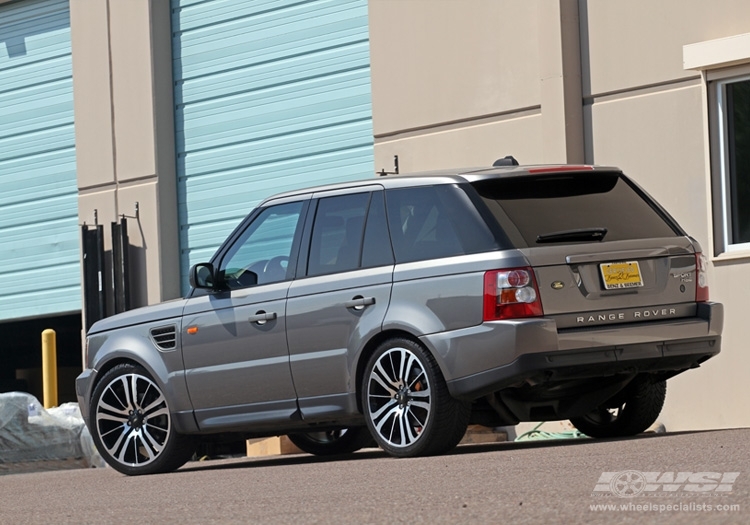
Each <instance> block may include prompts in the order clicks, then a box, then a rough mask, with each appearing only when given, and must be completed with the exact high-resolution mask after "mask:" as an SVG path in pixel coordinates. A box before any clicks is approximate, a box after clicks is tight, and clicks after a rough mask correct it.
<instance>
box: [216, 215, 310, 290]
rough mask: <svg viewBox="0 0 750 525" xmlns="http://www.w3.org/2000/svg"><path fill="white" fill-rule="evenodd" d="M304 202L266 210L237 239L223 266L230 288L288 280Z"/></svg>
mask: <svg viewBox="0 0 750 525" xmlns="http://www.w3.org/2000/svg"><path fill="white" fill-rule="evenodd" d="M301 211H302V202H293V203H288V204H279V205H278V206H271V207H268V208H266V209H265V210H263V211H262V212H261V213H260V214H259V215H258V216H257V217H256V218H255V219H254V220H253V222H252V223H251V224H250V226H249V227H248V228H247V230H245V232H244V233H243V234H242V236H241V237H240V238H239V239H237V242H235V243H234V245H233V246H232V248H230V250H229V252H228V253H227V255H226V256H225V257H224V260H223V262H222V264H221V267H220V270H221V272H222V273H223V276H224V282H225V284H226V285H227V287H229V288H231V289H234V288H244V287H246V286H252V285H255V284H267V283H274V282H278V281H283V280H285V279H287V278H288V275H287V274H288V272H287V270H288V269H289V257H290V256H291V253H292V245H293V243H294V234H295V232H296V231H297V228H298V226H299V222H300V214H301Z"/></svg>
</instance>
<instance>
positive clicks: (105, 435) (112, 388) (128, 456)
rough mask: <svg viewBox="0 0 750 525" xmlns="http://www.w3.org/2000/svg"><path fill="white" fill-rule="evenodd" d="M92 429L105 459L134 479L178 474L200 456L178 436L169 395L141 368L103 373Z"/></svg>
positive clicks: (124, 367)
mask: <svg viewBox="0 0 750 525" xmlns="http://www.w3.org/2000/svg"><path fill="white" fill-rule="evenodd" d="M90 424H91V437H92V438H93V439H94V444H95V445H96V448H97V450H98V451H99V453H100V454H101V456H102V457H103V458H104V460H105V461H106V462H107V463H109V465H110V466H111V467H112V468H114V469H115V470H118V471H120V472H122V473H123V474H127V475H129V476H135V475H139V474H155V473H157V472H169V471H172V470H175V469H177V468H179V467H181V466H182V465H183V464H185V462H186V461H187V460H188V459H190V456H192V455H193V452H194V451H195V445H196V443H195V441H194V439H193V438H192V437H190V436H185V435H181V434H178V433H177V432H176V431H175V429H174V425H173V424H172V416H171V414H170V412H169V404H168V403H167V399H166V398H165V397H164V393H163V392H162V391H161V389H160V388H159V386H158V385H157V384H156V383H155V382H154V381H153V380H152V379H151V377H150V376H149V375H148V372H146V370H145V369H144V368H143V367H141V366H138V365H134V364H121V365H117V366H115V367H114V368H112V369H111V370H109V371H108V372H107V373H106V374H104V376H103V377H102V378H101V380H100V381H99V383H98V384H97V385H96V388H94V393H93V395H92V398H91V415H90Z"/></svg>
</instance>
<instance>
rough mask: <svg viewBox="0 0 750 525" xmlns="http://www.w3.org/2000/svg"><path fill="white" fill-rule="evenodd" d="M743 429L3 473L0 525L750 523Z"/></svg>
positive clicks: (749, 467) (749, 437)
mask: <svg viewBox="0 0 750 525" xmlns="http://www.w3.org/2000/svg"><path fill="white" fill-rule="evenodd" d="M749 445H750V429H739V430H717V431H704V432H680V433H668V434H650V435H648V434H647V435H642V436H638V437H635V438H628V439H617V440H600V441H596V440H591V439H577V440H554V441H535V442H525V443H497V444H489V445H464V446H461V447H459V448H458V449H456V451H455V452H453V453H451V454H447V455H443V456H437V457H429V458H415V459H395V458H391V457H388V456H386V455H385V454H384V453H382V452H381V451H379V450H376V449H371V450H365V451H361V452H358V453H356V454H353V455H349V456H346V457H339V458H331V459H328V458H318V457H313V456H309V455H294V456H276V457H270V458H235V459H226V460H211V461H205V462H191V463H188V464H187V465H185V466H184V467H183V468H181V469H180V470H178V471H177V472H174V473H171V474H162V475H155V476H142V477H126V476H123V475H121V474H119V473H117V472H116V471H114V470H112V469H109V468H106V469H101V468H99V469H81V470H68V471H55V472H40V473H29V474H13V475H6V476H0V495H1V496H2V497H1V498H0V523H1V524H6V523H7V524H14V525H15V524H23V523H34V524H36V523H45V524H47V523H92V524H93V523H96V524H100V523H160V524H161V523H181V524H185V523H274V524H275V523H283V524H286V523H294V524H307V523H320V524H350V523H358V524H369V523H372V524H401V523H403V524H409V525H417V524H423V523H428V524H440V523H450V524H453V523H481V524H484V523H487V524H489V523H508V524H524V523H534V524H536V523H566V524H571V523H606V524H607V525H613V524H619V523H685V524H687V523H689V524H692V523H696V524H698V523H700V524H703V523H738V524H747V523H750V454H748V449H749V448H750V447H749Z"/></svg>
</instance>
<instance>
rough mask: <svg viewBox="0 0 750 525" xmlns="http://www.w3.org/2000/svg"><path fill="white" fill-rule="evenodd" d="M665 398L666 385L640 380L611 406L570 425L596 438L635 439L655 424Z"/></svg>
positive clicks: (634, 381) (576, 420)
mask: <svg viewBox="0 0 750 525" xmlns="http://www.w3.org/2000/svg"><path fill="white" fill-rule="evenodd" d="M666 396H667V382H666V381H653V380H652V379H651V377H649V376H639V377H636V378H635V379H633V381H631V382H630V383H629V384H628V386H626V387H625V389H624V390H623V391H622V392H621V393H620V394H617V395H616V396H615V397H614V398H612V399H611V400H610V401H609V402H607V403H605V404H603V405H602V406H600V407H598V408H597V409H595V410H593V411H591V412H590V413H588V414H586V415H584V416H582V417H575V418H570V422H571V423H572V424H573V425H574V426H575V427H576V428H577V429H578V430H580V431H581V432H583V433H584V434H586V435H587V436H591V437H594V438H611V437H626V436H634V435H636V434H640V433H641V432H643V431H644V430H646V429H647V428H648V427H650V426H651V425H652V424H653V423H654V422H655V421H656V418H657V417H659V413H660V412H661V409H662V407H663V406H664V400H665V399H666Z"/></svg>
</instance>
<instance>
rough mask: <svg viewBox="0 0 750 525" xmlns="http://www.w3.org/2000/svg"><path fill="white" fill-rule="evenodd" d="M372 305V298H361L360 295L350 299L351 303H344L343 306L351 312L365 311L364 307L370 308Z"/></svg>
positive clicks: (373, 299)
mask: <svg viewBox="0 0 750 525" xmlns="http://www.w3.org/2000/svg"><path fill="white" fill-rule="evenodd" d="M372 304H375V298H374V297H362V296H361V295H357V296H354V297H352V300H351V301H347V302H345V303H344V306H346V307H347V308H351V309H353V310H357V311H361V310H364V309H365V306H370V305H372Z"/></svg>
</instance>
